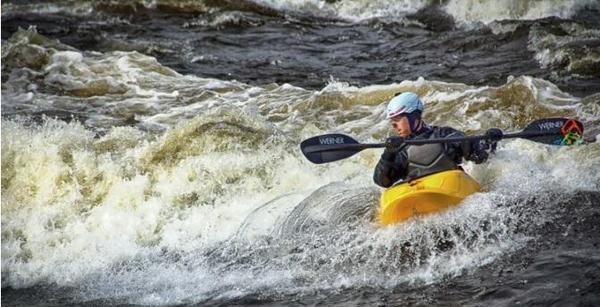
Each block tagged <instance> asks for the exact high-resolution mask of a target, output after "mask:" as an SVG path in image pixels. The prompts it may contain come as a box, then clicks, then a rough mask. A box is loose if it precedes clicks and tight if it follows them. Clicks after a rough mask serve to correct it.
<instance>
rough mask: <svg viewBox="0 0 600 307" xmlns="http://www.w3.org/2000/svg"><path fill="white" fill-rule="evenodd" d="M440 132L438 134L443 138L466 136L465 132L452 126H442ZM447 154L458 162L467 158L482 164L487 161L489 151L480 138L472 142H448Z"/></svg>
mask: <svg viewBox="0 0 600 307" xmlns="http://www.w3.org/2000/svg"><path fill="white" fill-rule="evenodd" d="M439 133H440V135H438V137H443V138H457V137H465V134H464V133H463V132H461V131H458V130H456V129H453V128H450V127H442V128H441V129H440V131H439ZM446 154H447V155H448V156H450V157H454V159H455V161H456V162H457V163H461V162H462V161H461V160H462V159H463V158H464V159H465V160H469V161H473V162H475V163H476V164H480V163H483V162H485V161H486V160H487V158H488V153H487V151H486V150H485V148H484V146H483V145H482V144H481V142H480V141H479V140H476V141H472V142H460V143H448V144H446Z"/></svg>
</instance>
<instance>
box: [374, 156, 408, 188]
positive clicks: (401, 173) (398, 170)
mask: <svg viewBox="0 0 600 307" xmlns="http://www.w3.org/2000/svg"><path fill="white" fill-rule="evenodd" d="M407 173H408V161H407V157H406V151H399V152H394V151H392V150H387V149H386V150H385V151H384V152H383V154H382V155H381V158H380V159H379V162H378V163H377V166H376V167H375V172H374V173H373V181H375V183H376V184H377V185H378V186H381V187H384V188H389V187H391V186H392V185H393V184H394V183H395V182H397V181H398V180H400V179H404V178H405V177H406V175H407Z"/></svg>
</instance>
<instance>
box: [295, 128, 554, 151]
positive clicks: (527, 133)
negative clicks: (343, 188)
mask: <svg viewBox="0 0 600 307" xmlns="http://www.w3.org/2000/svg"><path fill="white" fill-rule="evenodd" d="M555 134H556V132H549V131H521V132H513V133H507V134H505V135H503V136H502V138H503V139H510V138H529V137H536V136H546V135H555ZM489 138H490V137H489V136H486V135H474V136H464V137H454V138H444V139H416V140H405V141H404V144H406V145H424V144H435V143H458V142H466V141H477V140H483V139H489ZM383 147H387V144H386V143H371V144H369V143H367V144H332V145H313V146H307V147H306V148H305V149H304V150H305V151H306V152H313V150H314V151H320V152H328V151H339V150H356V151H360V150H363V149H367V148H383Z"/></svg>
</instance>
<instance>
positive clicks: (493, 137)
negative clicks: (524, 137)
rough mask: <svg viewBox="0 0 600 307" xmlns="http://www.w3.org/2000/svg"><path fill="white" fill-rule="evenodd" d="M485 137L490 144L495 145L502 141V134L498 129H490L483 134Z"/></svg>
mask: <svg viewBox="0 0 600 307" xmlns="http://www.w3.org/2000/svg"><path fill="white" fill-rule="evenodd" d="M485 136H486V137H487V138H488V140H489V141H490V142H491V143H496V142H498V141H500V140H501V139H502V137H503V136H504V132H502V130H500V129H498V128H490V129H488V130H487V131H486V132H485Z"/></svg>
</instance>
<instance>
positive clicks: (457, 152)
mask: <svg viewBox="0 0 600 307" xmlns="http://www.w3.org/2000/svg"><path fill="white" fill-rule="evenodd" d="M463 136H465V134H464V133H462V132H460V131H458V130H456V129H453V128H450V127H437V126H427V125H424V126H423V127H422V128H421V129H420V130H419V131H418V132H417V133H415V134H413V135H411V136H410V137H409V138H408V139H438V138H450V137H463ZM413 146H417V145H407V146H405V147H403V148H402V149H401V150H400V151H393V150H390V149H386V150H385V151H384V152H383V154H382V155H381V158H380V159H379V163H377V166H376V167H375V172H374V174H373V180H374V181H375V183H376V184H377V185H379V186H382V187H384V188H388V187H391V186H392V185H394V183H396V182H398V181H400V180H412V179H415V178H418V177H422V176H425V175H429V174H432V173H437V172H440V171H444V170H451V169H460V166H459V165H460V164H461V163H462V159H463V158H464V159H466V160H470V161H474V162H475V163H482V162H484V161H485V160H486V159H487V157H488V153H487V152H486V151H485V148H484V146H483V145H482V144H481V143H480V141H475V142H460V143H447V144H439V145H437V144H436V145H430V146H437V148H436V149H435V150H433V153H429V152H431V150H430V151H427V150H421V151H420V153H419V154H418V155H421V157H415V156H411V153H412V154H413V155H415V152H419V149H420V148H413V149H411V147H413ZM421 146H428V145H421ZM415 149H417V150H415ZM436 150H437V151H436ZM422 155H432V156H431V157H422ZM416 161H427V162H426V163H420V164H419V163H417V162H416ZM430 162H431V163H430ZM428 164H430V165H428ZM417 165H418V166H419V167H416V166H417Z"/></svg>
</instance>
